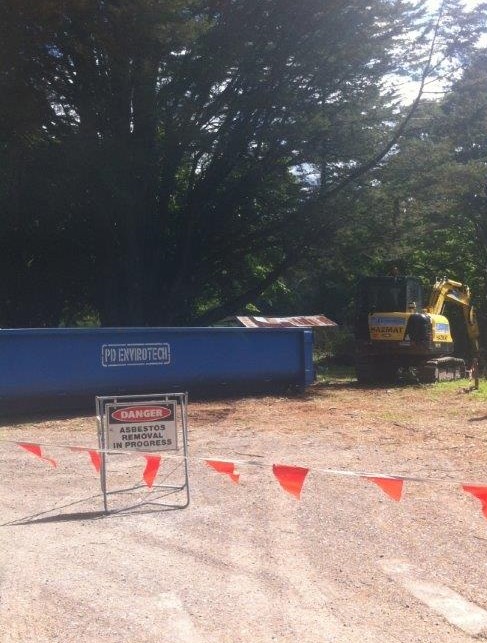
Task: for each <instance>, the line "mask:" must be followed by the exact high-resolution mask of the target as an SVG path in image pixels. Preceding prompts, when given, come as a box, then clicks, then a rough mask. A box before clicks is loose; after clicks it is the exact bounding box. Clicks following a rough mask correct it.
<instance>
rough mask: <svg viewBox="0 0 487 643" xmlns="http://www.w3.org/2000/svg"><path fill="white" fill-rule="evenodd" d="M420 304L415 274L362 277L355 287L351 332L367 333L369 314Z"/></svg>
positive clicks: (360, 335)
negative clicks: (352, 330)
mask: <svg viewBox="0 0 487 643" xmlns="http://www.w3.org/2000/svg"><path fill="white" fill-rule="evenodd" d="M423 306H424V293H423V287H422V285H421V282H420V281H419V279H417V278H416V277H366V278H364V279H362V280H361V281H360V283H359V287H358V293H357V309H356V317H355V334H356V336H357V337H358V338H362V339H363V338H366V337H368V336H369V315H370V314H373V313H408V312H409V313H414V312H417V311H421V310H422V309H423Z"/></svg>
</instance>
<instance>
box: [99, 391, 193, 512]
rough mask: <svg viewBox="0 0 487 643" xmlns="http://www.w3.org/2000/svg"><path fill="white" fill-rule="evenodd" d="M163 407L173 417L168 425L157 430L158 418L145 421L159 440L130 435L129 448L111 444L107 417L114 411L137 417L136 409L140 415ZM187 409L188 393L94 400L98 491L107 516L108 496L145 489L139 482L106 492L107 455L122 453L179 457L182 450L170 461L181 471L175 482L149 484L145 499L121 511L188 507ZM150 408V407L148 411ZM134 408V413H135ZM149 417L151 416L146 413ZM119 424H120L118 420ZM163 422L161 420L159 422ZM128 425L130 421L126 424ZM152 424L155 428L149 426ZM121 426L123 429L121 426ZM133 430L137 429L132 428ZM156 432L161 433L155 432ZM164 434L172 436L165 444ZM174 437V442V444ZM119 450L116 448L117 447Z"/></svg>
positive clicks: (117, 396)
mask: <svg viewBox="0 0 487 643" xmlns="http://www.w3.org/2000/svg"><path fill="white" fill-rule="evenodd" d="M163 405H167V408H171V409H172V411H173V412H172V414H171V416H170V419H169V421H168V422H167V425H166V424H164V425H162V428H158V426H159V425H157V424H156V423H157V422H158V419H157V418H149V420H144V422H145V426H146V427H147V431H150V430H151V429H152V430H154V431H155V433H154V435H155V436H156V437H157V438H158V439H155V440H150V441H149V440H148V439H147V438H146V437H145V439H138V436H137V435H135V436H132V437H131V438H130V440H131V441H130V442H127V443H126V444H127V445H128V446H129V448H125V446H126V445H123V446H122V443H121V442H114V441H113V433H114V425H113V423H112V424H110V417H111V415H112V414H113V413H114V412H119V415H120V414H122V411H123V410H124V409H130V411H131V412H132V414H134V413H135V414H137V410H138V409H140V410H141V411H140V414H142V415H143V410H144V409H145V408H147V409H148V410H149V408H150V409H151V410H152V409H157V408H159V407H161V406H163ZM187 406H188V394H187V393H154V394H150V395H116V396H97V397H96V398H95V407H96V419H97V430H98V445H99V449H100V456H101V468H100V484H101V491H102V496H103V508H104V511H105V513H106V514H108V513H110V510H109V508H108V499H109V496H112V495H116V494H122V493H130V492H136V491H137V490H139V489H142V488H147V487H146V485H144V484H142V483H140V484H137V485H135V486H133V487H129V488H124V489H115V490H113V491H109V489H108V456H111V455H118V454H121V453H140V454H142V455H151V454H152V455H155V454H157V455H162V456H163V454H164V453H167V452H170V453H174V452H177V453H178V455H179V453H180V452H181V451H182V457H181V458H180V461H179V458H174V459H173V462H175V463H176V467H175V469H178V470H179V469H181V470H182V474H180V475H179V477H178V479H177V480H172V481H171V483H170V484H154V485H152V487H151V489H150V491H149V492H148V495H147V497H146V499H144V500H142V501H140V502H138V503H137V504H136V505H133V506H132V507H126V508H125V509H123V510H117V512H119V511H126V510H128V509H135V508H139V507H141V506H143V505H151V506H153V507H159V508H160V509H184V508H185V507H187V506H188V505H189V502H190V493H189V475H188V416H187ZM148 407H149V408H148ZM134 409H135V411H134ZM148 415H150V413H148ZM118 422H121V421H120V420H118ZM161 422H163V420H162V421H161ZM129 424H130V421H129ZM151 425H154V427H152V426H151ZM120 426H122V427H123V426H125V425H124V424H123V423H121V424H120ZM133 428H134V431H136V430H137V429H138V427H137V426H136V427H133ZM157 431H162V432H163V433H162V434H161V433H160V432H159V433H157ZM166 432H167V435H169V436H171V437H170V439H169V440H168V442H170V444H166V440H165V439H161V437H163V438H165V437H166ZM173 438H174V441H175V443H174V441H173ZM118 444H119V445H120V447H118V448H117V445H118ZM138 445H140V446H138ZM173 495H177V501H175V502H172V503H171V502H169V500H168V498H169V497H170V496H173Z"/></svg>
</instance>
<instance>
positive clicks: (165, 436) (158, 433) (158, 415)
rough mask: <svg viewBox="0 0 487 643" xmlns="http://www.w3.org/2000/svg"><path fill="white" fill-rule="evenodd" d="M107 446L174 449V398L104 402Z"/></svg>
mask: <svg viewBox="0 0 487 643" xmlns="http://www.w3.org/2000/svg"><path fill="white" fill-rule="evenodd" d="M105 408H106V425H107V428H108V440H107V442H108V443H107V448H108V449H110V450H120V449H121V450H124V449H126V450H130V451H169V450H176V449H177V448H178V445H177V427H176V402H169V401H168V402H164V403H159V402H155V403H149V404H147V403H144V404H137V403H132V404H127V403H125V404H107V406H106V407H105Z"/></svg>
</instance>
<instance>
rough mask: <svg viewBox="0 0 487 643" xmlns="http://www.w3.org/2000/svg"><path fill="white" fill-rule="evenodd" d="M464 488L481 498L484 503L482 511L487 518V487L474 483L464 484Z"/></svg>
mask: <svg viewBox="0 0 487 643" xmlns="http://www.w3.org/2000/svg"><path fill="white" fill-rule="evenodd" d="M462 488H463V490H464V491H466V492H467V493H471V494H472V496H475V497H476V498H478V500H480V502H481V503H482V513H483V514H484V516H485V517H486V518H487V487H476V486H474V485H468V484H464V485H462Z"/></svg>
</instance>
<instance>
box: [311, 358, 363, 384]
mask: <svg viewBox="0 0 487 643" xmlns="http://www.w3.org/2000/svg"><path fill="white" fill-rule="evenodd" d="M315 367H316V381H317V382H319V383H321V384H335V383H337V382H340V383H351V382H356V381H357V378H356V376H355V369H354V368H353V367H352V366H339V365H336V364H327V363H326V362H318V363H317V364H316V365H315Z"/></svg>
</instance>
